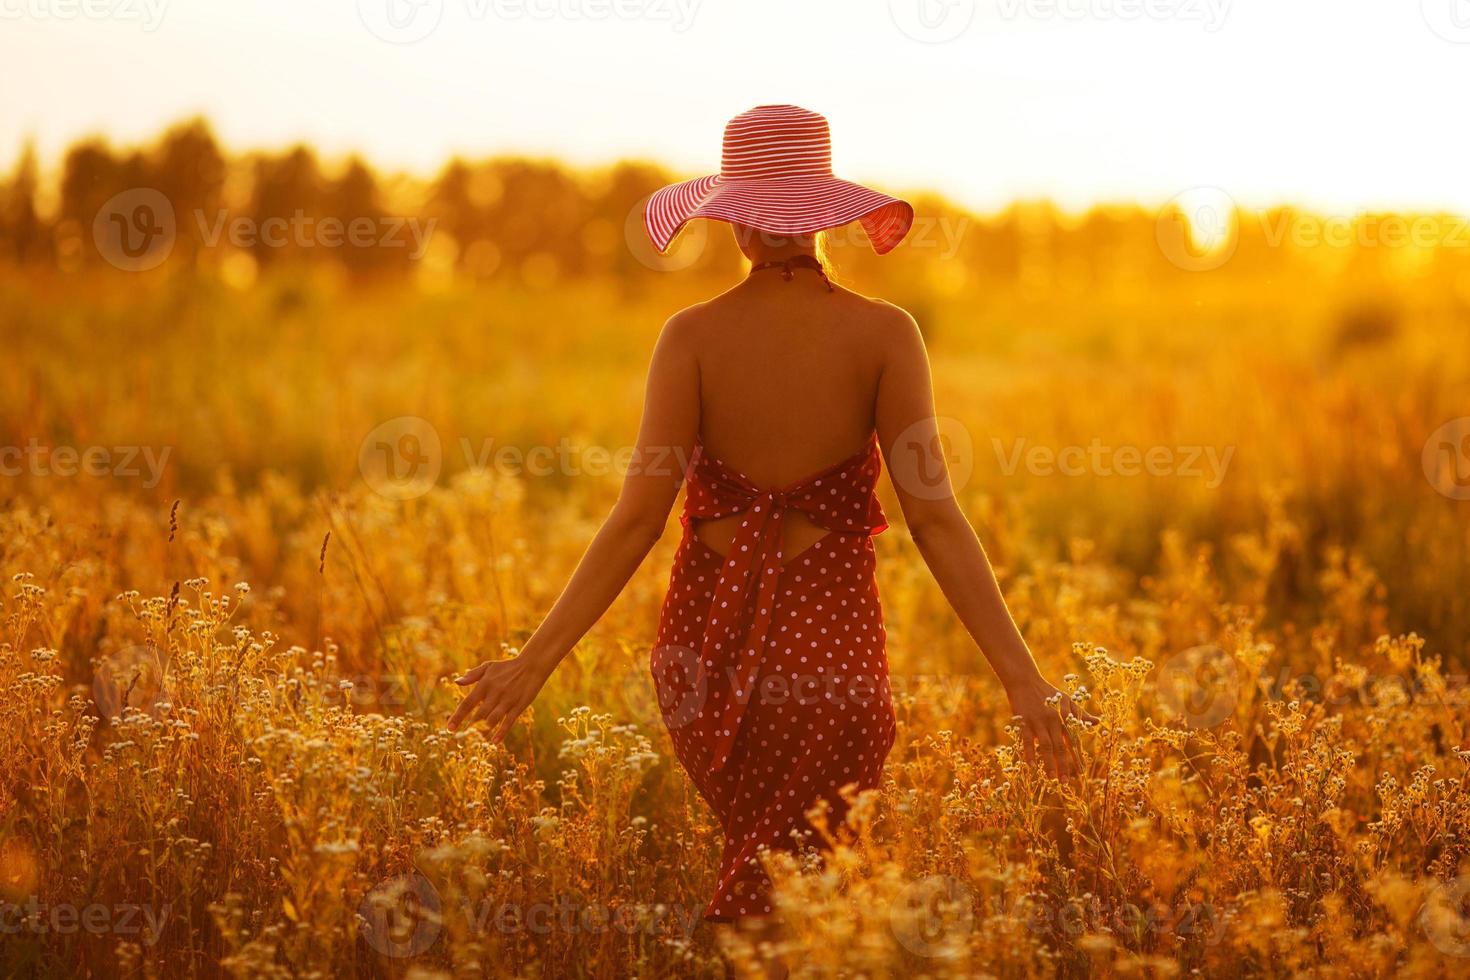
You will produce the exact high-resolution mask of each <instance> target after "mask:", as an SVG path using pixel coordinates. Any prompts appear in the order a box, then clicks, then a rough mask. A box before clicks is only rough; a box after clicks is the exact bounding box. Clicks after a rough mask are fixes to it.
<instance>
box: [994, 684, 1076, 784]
mask: <svg viewBox="0 0 1470 980" xmlns="http://www.w3.org/2000/svg"><path fill="white" fill-rule="evenodd" d="M1006 696H1007V697H1008V698H1010V702H1011V713H1012V715H1013V717H1014V720H1015V721H1016V723H1017V724H1018V725H1019V726H1020V728H1021V746H1022V750H1023V751H1024V752H1025V754H1026V761H1027V762H1030V763H1032V764H1035V763H1036V762H1037V760H1038V759H1039V760H1040V761H1041V762H1042V763H1043V764H1044V765H1045V766H1046V771H1047V772H1048V773H1049V774H1050V775H1052V776H1055V777H1056V778H1058V779H1075V778H1076V777H1077V774H1078V771H1079V768H1080V765H1079V764H1080V761H1081V756H1080V753H1079V752H1078V750H1077V745H1076V743H1075V742H1074V741H1073V739H1072V733H1071V732H1070V731H1068V730H1067V724H1066V722H1065V721H1064V720H1063V719H1065V718H1070V717H1076V718H1080V719H1082V721H1083V722H1084V723H1085V724H1089V725H1091V724H1096V723H1097V720H1098V719H1097V716H1095V715H1093V714H1091V713H1089V712H1088V711H1086V710H1085V709H1084V708H1083V707H1082V706H1081V705H1079V704H1077V703H1076V702H1075V701H1073V700H1072V699H1071V698H1070V697H1068V696H1067V695H1066V693H1065V692H1063V691H1062V690H1061V689H1059V688H1057V687H1055V686H1054V685H1052V684H1050V683H1048V682H1047V681H1046V679H1045V678H1043V677H1042V676H1041V675H1040V674H1037V675H1036V676H1035V677H1034V678H1031V679H1029V680H1027V681H1024V682H1021V683H1018V684H1015V685H1012V686H1008V687H1007V688H1006Z"/></svg>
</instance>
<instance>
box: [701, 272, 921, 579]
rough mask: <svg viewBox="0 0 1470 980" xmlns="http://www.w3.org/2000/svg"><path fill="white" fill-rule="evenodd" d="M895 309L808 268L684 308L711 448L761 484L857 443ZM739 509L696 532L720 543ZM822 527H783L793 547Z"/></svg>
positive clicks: (848, 451) (767, 276) (795, 518)
mask: <svg viewBox="0 0 1470 980" xmlns="http://www.w3.org/2000/svg"><path fill="white" fill-rule="evenodd" d="M902 316H904V314H902V313H901V311H899V310H897V309H895V308H894V307H892V306H889V305H887V304H885V303H881V302H878V301H875V300H871V299H867V298H865V297H862V296H859V295H857V294H856V293H853V292H851V291H849V290H846V289H842V288H841V287H837V288H835V290H834V291H832V292H828V290H827V288H826V286H825V285H823V283H822V281H821V280H820V279H819V278H818V277H817V276H816V275H815V274H813V273H811V272H800V271H799V272H797V273H796V275H795V276H794V277H793V279H792V280H791V281H786V280H784V279H783V278H782V277H781V275H779V274H778V273H776V272H770V273H757V274H756V275H753V276H752V277H751V278H749V279H747V280H746V281H744V282H742V283H741V284H740V285H738V286H736V287H734V288H733V289H731V290H729V291H728V292H726V293H723V294H721V295H720V296H718V297H716V298H715V299H713V300H710V301H709V302H707V303H704V304H701V305H699V306H696V307H693V308H691V309H689V310H686V311H685V312H684V313H681V314H680V319H681V320H682V321H683V323H682V325H681V326H682V328H683V329H685V330H686V331H687V333H686V336H687V338H688V341H689V343H690V344H691V346H692V351H693V355H694V358H695V360H696V362H697V365H698V373H699V410H700V423H699V436H700V441H701V442H702V443H703V445H704V450H705V452H707V453H710V454H712V455H714V456H715V457H717V458H719V459H720V460H722V461H723V462H725V463H727V464H729V465H730V466H733V467H734V468H735V469H737V470H739V471H741V472H742V473H744V474H745V476H746V477H748V478H749V479H750V480H751V481H752V482H753V483H755V484H756V485H757V486H761V487H779V486H785V485H787V484H790V483H793V482H795V481H797V480H800V479H802V478H803V477H806V476H809V475H811V474H812V473H815V472H817V471H818V470H821V469H822V468H824V467H826V466H828V465H830V464H832V463H835V462H838V461H840V460H843V459H845V458H847V457H848V456H851V455H852V454H853V453H855V452H857V451H858V450H859V449H861V448H862V447H863V445H864V443H865V441H866V440H867V439H868V437H869V436H870V435H871V434H872V432H873V430H874V427H875V423H876V407H877V401H878V386H879V379H880V378H881V376H882V373H883V367H884V362H885V352H886V350H887V348H888V346H889V343H888V338H889V337H891V335H892V333H893V332H894V327H895V325H896V324H897V323H898V322H899V319H898V318H899V317H902ZM739 520H740V518H739V517H738V516H737V517H730V518H723V519H721V520H714V521H704V522H701V523H700V524H699V525H698V526H697V527H696V529H695V533H696V534H697V535H698V536H699V538H700V540H702V541H703V542H704V543H705V544H706V545H708V546H709V547H711V548H713V549H714V550H715V551H717V552H720V553H722V554H723V553H726V552H727V551H728V548H729V545H730V541H731V538H732V537H733V535H734V530H735V527H736V526H737V525H738V523H739ZM824 533H825V532H824V531H823V530H822V529H821V528H818V527H817V526H816V525H814V524H812V523H811V522H810V521H808V520H807V519H806V518H804V517H801V516H800V515H792V516H791V517H790V518H789V519H788V522H787V524H786V527H785V540H784V541H783V550H784V551H785V552H786V554H788V555H793V554H796V553H797V552H799V551H800V550H802V549H803V548H805V547H807V546H808V545H810V544H812V543H813V542H815V541H816V540H818V539H819V538H820V537H821V536H822V535H823V534H824Z"/></svg>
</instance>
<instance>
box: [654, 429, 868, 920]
mask: <svg viewBox="0 0 1470 980" xmlns="http://www.w3.org/2000/svg"><path fill="white" fill-rule="evenodd" d="M879 470H880V463H879V456H878V443H877V438H876V436H874V437H873V438H870V439H869V441H868V444H867V445H866V446H865V447H864V448H863V449H862V450H861V451H860V452H858V453H856V454H855V455H853V456H851V457H849V458H848V459H846V460H843V461H842V462H840V463H838V464H836V465H834V466H831V467H828V468H827V469H825V470H822V471H821V472H820V473H817V474H814V475H812V476H810V477H808V478H806V479H804V480H801V481H799V482H797V483H794V484H791V485H789V486H786V487H781V488H779V489H774V490H763V489H761V488H759V487H756V486H754V485H753V484H752V483H751V482H750V481H749V480H747V479H746V478H745V476H744V475H743V474H741V473H738V472H736V471H735V470H733V469H732V468H730V467H729V466H726V465H725V464H723V463H721V462H720V461H719V460H717V459H715V458H713V457H711V456H709V455H707V454H705V453H704V452H703V450H702V447H696V451H695V453H694V457H693V460H692V461H691V463H690V466H689V472H688V474H687V478H686V484H685V487H686V497H685V504H684V513H683V516H682V518H681V520H682V522H683V525H684V536H683V540H682V541H681V543H680V545H679V549H678V552H677V554H676V555H675V558H674V570H673V574H672V576H671V578H670V582H669V591H668V595H667V597H666V598H665V599H664V605H663V612H662V614H661V616H660V618H659V626H658V636H657V640H656V641H655V645H654V650H653V656H652V664H651V667H652V673H653V680H654V685H655V687H656V688H657V690H658V698H659V707H660V710H661V712H662V714H663V717H664V723H665V724H666V725H667V726H668V730H669V734H670V736H671V737H672V740H673V744H674V751H675V752H676V753H677V755H678V757H679V761H680V762H681V763H682V764H683V766H684V769H685V770H686V771H687V772H688V773H689V775H690V778H691V779H692V780H693V782H694V784H695V786H696V787H697V788H698V789H699V792H700V794H701V795H702V796H703V797H704V798H705V799H706V800H707V801H708V802H709V805H710V807H711V808H712V809H713V810H714V812H715V814H716V815H717V816H718V817H719V819H720V823H721V825H722V826H723V828H724V832H725V847H724V852H723V854H722V856H721V859H720V874H719V881H718V883H717V885H716V887H715V894H714V896H713V898H711V899H710V902H709V905H708V907H707V908H706V910H705V917H706V918H709V919H711V920H715V921H728V920H732V919H736V918H739V917H741V916H746V915H752V916H759V915H763V914H765V913H768V912H770V911H771V904H770V895H769V888H770V882H769V880H768V879H767V878H766V876H765V873H764V872H763V870H762V869H761V866H760V860H759V852H760V850H761V849H762V848H771V849H790V848H792V847H794V846H796V844H797V841H798V839H801V840H805V839H807V838H808V837H809V836H810V825H809V824H808V822H807V820H806V817H805V816H804V814H805V811H806V810H807V809H808V808H810V807H811V806H812V805H813V804H815V803H816V802H817V801H818V800H825V801H827V802H828V803H829V804H830V805H831V806H832V808H833V811H834V819H841V817H842V814H843V812H844V809H845V806H844V804H843V801H842V798H841V795H840V793H839V791H840V790H841V788H842V787H844V786H847V785H849V784H852V785H854V786H856V787H857V788H859V789H868V788H872V787H875V786H877V784H878V781H879V779H880V777H881V776H882V772H883V760H884V758H885V757H886V756H887V755H888V750H889V749H890V748H891V747H892V746H893V737H894V715H893V706H892V702H891V700H890V695H889V684H888V659H887V654H886V652H885V648H884V632H883V612H882V609H881V607H880V605H879V601H878V587H877V583H876V582H875V581H874V577H873V572H874V555H873V542H872V537H871V536H872V535H874V534H877V533H878V532H880V531H882V530H883V529H884V528H885V527H887V523H886V521H885V519H884V516H883V509H882V508H881V507H880V506H879V504H878V499H877V497H875V496H874V494H873V488H874V486H875V485H876V483H877V480H878V473H879ZM792 510H797V511H800V512H801V513H802V514H803V515H804V516H805V517H806V518H808V519H809V520H810V521H812V523H814V524H816V525H817V526H819V527H821V528H823V529H825V530H826V531H827V533H826V534H825V535H824V536H823V537H822V538H821V539H820V540H818V541H817V542H816V543H815V544H813V545H811V546H810V547H808V548H806V549H805V550H803V551H802V552H801V553H800V554H798V555H795V556H793V557H792V558H790V560H783V556H782V554H781V528H782V524H783V523H784V517H785V515H786V514H787V513H789V512H790V511H792ZM735 514H741V515H744V516H743V519H742V520H741V522H740V525H739V527H738V528H737V530H736V533H735V536H734V540H733V541H732V543H731V548H730V554H729V555H728V557H725V556H721V555H719V554H718V553H716V552H715V551H713V550H712V549H710V548H709V547H708V546H707V545H705V544H704V543H703V542H701V541H700V540H699V538H698V537H696V536H695V534H694V533H693V530H692V522H693V521H698V520H713V519H717V518H722V517H729V516H731V515H735ZM809 842H810V843H818V842H817V841H809Z"/></svg>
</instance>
